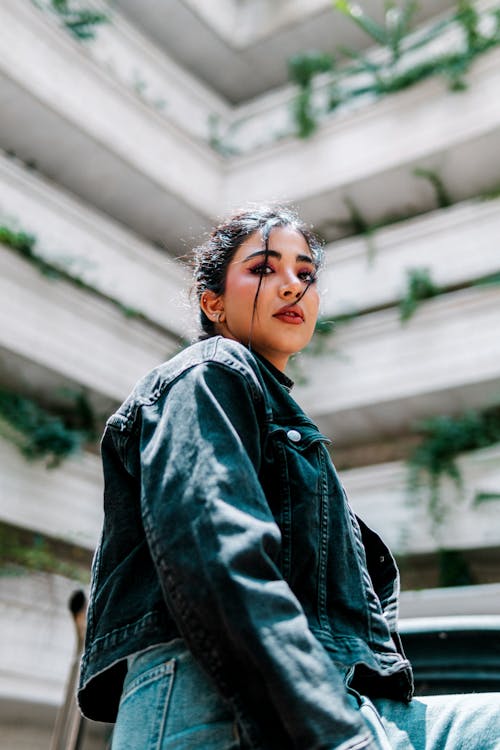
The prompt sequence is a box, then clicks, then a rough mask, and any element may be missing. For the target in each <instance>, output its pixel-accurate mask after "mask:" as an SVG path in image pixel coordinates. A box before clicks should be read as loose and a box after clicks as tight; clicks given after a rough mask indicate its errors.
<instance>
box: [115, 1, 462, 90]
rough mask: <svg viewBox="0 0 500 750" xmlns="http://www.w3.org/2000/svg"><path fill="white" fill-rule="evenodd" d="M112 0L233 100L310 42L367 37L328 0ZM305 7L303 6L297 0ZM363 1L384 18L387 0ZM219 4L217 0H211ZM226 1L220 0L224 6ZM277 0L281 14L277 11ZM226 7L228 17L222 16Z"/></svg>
mask: <svg viewBox="0 0 500 750" xmlns="http://www.w3.org/2000/svg"><path fill="white" fill-rule="evenodd" d="M270 2H271V0H251V2H237V1H236V0H232V2H231V0H224V2H223V1H222V0H216V1H215V2H213V5H212V4H211V5H210V8H211V10H212V12H211V13H209V12H207V10H206V6H205V8H204V9H203V10H202V6H201V5H200V3H199V2H197V1H196V0H169V2H168V4H167V3H165V2H164V0H141V2H140V3H138V2H136V0H114V2H113V5H114V6H116V7H117V8H118V9H119V10H120V11H122V12H123V14H124V15H126V16H127V17H128V18H129V19H130V21H131V22H132V23H133V24H134V25H136V26H137V27H138V28H139V29H141V30H142V32H143V33H144V34H145V35H146V36H148V37H149V38H150V39H151V40H152V41H154V42H155V43H156V44H157V45H158V46H159V47H161V48H163V49H164V51H165V52H166V53H167V54H168V55H170V56H171V57H173V58H174V59H175V60H176V61H177V62H178V63H180V64H181V65H182V66H184V67H185V68H186V69H187V70H188V71H190V72H191V73H192V74H193V75H194V76H196V77H197V78H198V79H199V80H201V81H203V82H204V83H206V84H207V85H208V86H210V87H211V88H212V89H214V90H215V91H217V92H218V93H219V94H220V95H222V96H223V97H225V98H226V99H227V100H228V102H230V103H232V104H239V103H241V102H244V101H247V100H249V99H252V98H254V97H256V96H258V95H260V94H263V93H264V92H266V91H269V90H270V89H274V88H277V87H279V86H282V85H283V84H285V83H286V82H287V80H288V75H287V60H288V58H289V57H290V56H292V55H293V54H295V53H298V52H303V51H305V50H307V49H316V50H322V51H324V52H328V53H334V52H335V50H337V49H338V48H339V47H347V48H354V49H357V50H359V49H363V48H364V47H366V46H369V45H370V39H369V38H368V37H367V36H366V35H365V34H364V33H363V32H362V31H361V30H360V29H359V28H358V27H357V26H356V25H355V24H354V23H352V22H351V21H349V20H348V19H346V18H345V17H344V16H342V15H341V14H340V13H338V12H336V11H334V10H333V9H332V4H331V2H330V0H315V1H314V2H309V3H305V2H301V3H298V2H297V0H295V1H294V0H289V1H288V2H283V1H282V2H280V3H277V2H276V0H273V3H274V5H273V7H272V10H273V11H274V12H273V13H271V11H270V8H269V7H268V6H269V5H270ZM299 5H300V6H302V7H301V8H298V6H299ZM360 5H361V6H362V7H363V8H364V10H366V12H367V13H368V14H369V15H371V16H373V17H374V18H376V19H377V20H379V21H380V20H381V17H382V10H383V2H382V0H365V1H364V2H361V3H360ZM419 5H420V8H419V11H418V14H417V16H416V17H415V23H418V22H421V21H423V20H425V19H426V18H428V17H429V16H430V15H432V16H433V17H435V16H436V15H437V14H439V13H440V12H443V11H446V10H448V9H449V8H451V7H454V6H455V3H454V2H452V0H422V1H421V2H420V4H419ZM213 6H217V7H213ZM219 6H221V7H219ZM276 6H279V8H280V11H279V13H278V12H277V11H276ZM224 10H225V12H226V18H227V23H226V24H224V23H221V16H220V15H219V14H220V13H221V12H222V13H223V12H224Z"/></svg>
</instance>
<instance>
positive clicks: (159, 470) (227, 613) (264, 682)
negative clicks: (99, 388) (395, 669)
mask: <svg viewBox="0 0 500 750" xmlns="http://www.w3.org/2000/svg"><path fill="white" fill-rule="evenodd" d="M261 399H262V394H261ZM261 409H262V404H261V403H259V399H257V398H256V393H255V385H254V384H252V383H251V382H250V379H249V378H247V377H246V376H245V375H244V374H242V373H240V372H236V371H234V370H232V369H229V368H226V367H225V366H223V365H221V364H217V363H213V362H210V363H208V364H202V365H197V366H195V367H194V368H192V369H191V370H188V371H187V372H185V373H184V374H183V375H182V376H181V377H180V378H179V379H178V380H177V381H176V382H175V383H174V384H173V385H172V386H171V388H170V390H169V392H168V394H167V395H164V396H162V397H160V399H159V400H158V401H157V402H156V404H154V405H150V406H145V407H143V409H142V425H141V442H140V453H141V504H142V513H143V521H144V526H145V529H146V535H147V537H148V542H149V545H150V549H151V553H152V556H153V560H154V562H155V565H156V567H157V570H158V574H159V577H160V581H161V585H162V588H163V591H164V596H165V599H166V603H167V606H168V608H169V611H170V612H171V614H172V616H173V617H174V619H175V621H176V623H177V626H178V628H179V630H180V632H181V634H182V636H183V637H184V639H185V640H186V642H187V644H188V646H189V648H190V650H191V651H192V653H193V655H194V656H195V658H196V659H197V660H198V662H199V663H200V664H201V665H202V667H203V668H204V669H205V670H206V671H207V672H208V674H209V675H210V676H211V677H212V679H213V681H214V683H215V685H216V687H217V688H218V690H219V691H220V693H221V694H222V695H223V696H224V698H226V700H228V702H229V703H230V704H231V706H232V708H233V709H234V711H235V713H236V715H237V717H238V720H239V723H240V725H241V728H242V731H243V732H244V734H245V735H246V739H247V742H248V743H249V745H250V747H254V748H266V750H267V748H269V749H271V748H272V749H273V750H276V748H280V750H285V749H286V748H297V749H298V748H300V750H313V749H314V750H323V749H324V750H327V749H333V748H342V750H348V748H356V750H361V749H362V748H363V749H364V748H369V749H370V750H372V748H373V745H372V739H371V735H370V734H369V732H368V730H367V728H366V725H365V724H364V723H363V721H362V720H361V719H360V717H359V714H358V712H357V711H355V710H353V709H352V708H351V707H350V705H349V703H348V701H347V696H346V690H345V687H344V684H343V681H342V679H341V676H340V673H339V672H338V670H337V669H336V667H335V665H334V664H333V663H332V662H331V660H330V658H329V657H328V655H327V653H326V652H325V651H324V649H323V647H322V646H321V645H320V644H319V642H318V641H317V640H316V639H315V637H314V636H313V635H312V633H311V632H310V630H309V628H308V625H307V620H306V617H305V615H304V613H303V611H302V608H301V606H300V604H299V602H298V601H297V599H296V597H295V596H294V595H293V593H292V591H291V590H290V588H289V586H288V585H287V583H286V582H285V581H284V580H283V578H282V576H281V575H280V572H279V569H278V567H277V564H276V560H277V558H278V552H279V548H280V539H281V537H280V531H279V529H278V527H277V525H276V523H275V521H274V518H273V516H272V513H271V511H270V509H269V506H268V503H267V500H266V497H265V495H264V493H263V491H262V488H261V485H260V483H259V479H258V470H259V464H260V450H261V439H260V438H261V427H260V424H259V421H262V417H263V410H262V411H261Z"/></svg>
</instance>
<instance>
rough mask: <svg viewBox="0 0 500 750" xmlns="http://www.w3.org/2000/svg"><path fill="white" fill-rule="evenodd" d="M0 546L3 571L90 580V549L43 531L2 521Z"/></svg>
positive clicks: (8, 573)
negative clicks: (59, 539) (41, 573)
mask: <svg viewBox="0 0 500 750" xmlns="http://www.w3.org/2000/svg"><path fill="white" fill-rule="evenodd" d="M0 550H1V553H0V575H18V574H19V573H23V572H28V571H36V572H45V573H54V574H57V575H61V576H65V577H66V578H71V579H72V580H74V581H80V582H81V583H85V584H87V583H88V581H89V571H90V560H89V553H88V552H86V551H85V550H82V549H79V548H78V549H77V548H75V547H73V546H72V545H69V544H65V543H64V542H58V541H56V540H53V539H49V538H48V537H46V536H44V535H43V534H39V533H37V532H33V531H28V530H26V529H19V528H16V527H15V526H11V525H9V524H6V523H3V522H1V521H0Z"/></svg>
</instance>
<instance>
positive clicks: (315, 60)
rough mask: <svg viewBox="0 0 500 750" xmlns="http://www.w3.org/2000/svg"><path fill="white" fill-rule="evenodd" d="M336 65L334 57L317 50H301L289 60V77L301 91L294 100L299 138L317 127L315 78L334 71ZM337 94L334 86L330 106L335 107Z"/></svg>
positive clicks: (293, 105)
mask: <svg viewBox="0 0 500 750" xmlns="http://www.w3.org/2000/svg"><path fill="white" fill-rule="evenodd" d="M334 67H335V63H334V60H333V58H332V57H331V56H330V55H327V54H325V53H324V52H318V51H317V50H309V51H307V52H301V53H300V54H297V55H293V57H291V58H290V59H289V60H288V75H289V78H290V80H291V81H292V82H293V83H295V84H296V85H297V86H298V87H299V92H298V94H297V96H296V97H295V99H294V100H293V102H292V111H293V117H294V121H295V124H296V126H297V135H298V136H299V138H308V137H309V136H310V135H312V133H314V131H315V130H316V128H317V114H316V111H315V109H314V106H313V103H312V82H313V79H314V77H315V76H316V75H318V74H319V73H327V72H330V71H332V70H333V69H334ZM336 96H337V92H336V89H335V87H332V90H331V92H330V101H329V106H330V108H333V107H334V104H333V102H334V99H335V98H336ZM335 106H336V105H335Z"/></svg>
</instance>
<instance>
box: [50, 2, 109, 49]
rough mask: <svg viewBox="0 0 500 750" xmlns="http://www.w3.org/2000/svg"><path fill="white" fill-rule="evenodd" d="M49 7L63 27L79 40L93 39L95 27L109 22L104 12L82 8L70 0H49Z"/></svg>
mask: <svg viewBox="0 0 500 750" xmlns="http://www.w3.org/2000/svg"><path fill="white" fill-rule="evenodd" d="M49 7H50V9H51V10H52V12H53V13H55V14H56V15H57V16H58V17H59V18H60V19H61V22H62V25H63V28H65V29H66V30H67V31H68V32H69V33H70V34H71V35H72V36H73V37H74V38H75V39H78V41H80V42H81V41H88V40H91V39H95V36H96V30H97V27H98V26H100V25H101V24H103V23H108V22H109V18H108V16H107V15H106V14H105V13H98V12H96V11H94V10H89V9H87V8H82V7H80V5H79V4H78V3H75V2H70V0H50V6H49Z"/></svg>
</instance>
